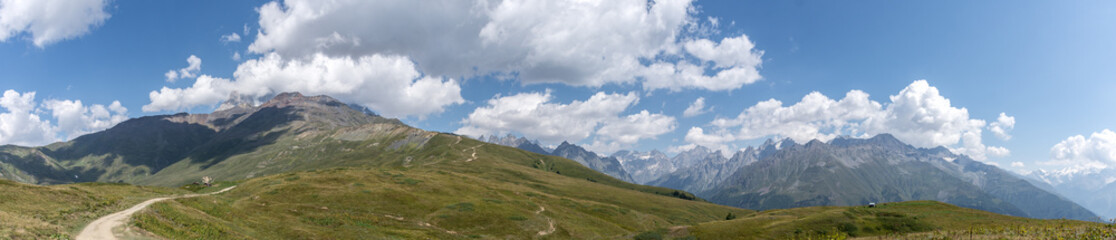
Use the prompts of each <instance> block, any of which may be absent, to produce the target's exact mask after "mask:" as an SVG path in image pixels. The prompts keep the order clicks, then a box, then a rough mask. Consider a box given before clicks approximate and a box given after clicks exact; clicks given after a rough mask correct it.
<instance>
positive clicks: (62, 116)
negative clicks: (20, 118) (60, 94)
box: [43, 100, 128, 141]
mask: <svg viewBox="0 0 1116 240" xmlns="http://www.w3.org/2000/svg"><path fill="white" fill-rule="evenodd" d="M43 108H44V109H47V110H50V111H51V115H52V116H54V119H57V120H58V126H57V127H58V131H59V133H60V134H62V136H61V140H63V141H67V140H70V139H74V138H75V137H78V136H81V135H85V134H87V133H92V132H96V131H100V130H104V129H108V128H110V127H112V126H115V125H116V124H117V123H120V122H123V121H125V120H128V115H127V114H128V109H127V108H124V107H123V106H121V105H120V101H113V102H112V104H111V105H109V106H108V107H105V105H101V104H93V105H90V106H85V105H84V104H82V103H81V100H47V101H45V102H43Z"/></svg>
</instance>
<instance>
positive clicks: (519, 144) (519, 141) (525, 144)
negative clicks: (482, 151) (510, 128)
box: [478, 134, 550, 155]
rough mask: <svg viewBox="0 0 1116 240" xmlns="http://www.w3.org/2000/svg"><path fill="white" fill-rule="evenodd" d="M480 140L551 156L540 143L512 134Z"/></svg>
mask: <svg viewBox="0 0 1116 240" xmlns="http://www.w3.org/2000/svg"><path fill="white" fill-rule="evenodd" d="M478 140H481V141H485V142H488V143H495V144H500V145H504V146H509V147H515V148H519V149H523V150H527V151H529V152H533V153H538V154H546V155H550V151H547V150H546V149H544V148H543V147H541V146H539V142H538V141H530V140H528V139H527V138H525V137H523V138H520V137H516V136H514V135H511V134H508V135H507V136H504V137H497V136H488V137H484V136H482V137H481V139H478Z"/></svg>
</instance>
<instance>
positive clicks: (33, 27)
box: [0, 0, 109, 48]
mask: <svg viewBox="0 0 1116 240" xmlns="http://www.w3.org/2000/svg"><path fill="white" fill-rule="evenodd" d="M106 5H108V0H4V1H0V42H3V41H7V40H8V39H9V38H12V37H18V36H21V35H22V34H23V33H26V34H27V35H29V36H28V37H29V38H30V40H31V42H32V43H34V44H35V46H37V47H40V48H42V47H46V45H49V44H52V43H55V42H58V41H61V40H66V39H71V38H76V37H79V36H82V35H85V34H87V33H89V31H90V30H91V29H92V28H94V27H96V26H98V25H101V24H102V23H104V21H105V20H106V19H108V18H109V14H108V13H107V12H105V6H106Z"/></svg>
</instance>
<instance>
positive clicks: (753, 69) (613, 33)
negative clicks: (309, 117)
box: [249, 0, 763, 91]
mask: <svg viewBox="0 0 1116 240" xmlns="http://www.w3.org/2000/svg"><path fill="white" fill-rule="evenodd" d="M696 9H697V8H696V7H695V6H694V5H693V4H692V2H691V1H689V0H665V1H653V2H648V1H645V0H618V1H520V0H507V1H486V0H477V1H452V0H444V1H406V2H391V1H354V0H341V1H310V0H287V1H283V2H282V3H279V2H271V3H267V4H265V5H263V6H261V7H260V8H259V13H260V18H259V24H260V30H259V31H258V34H257V36H256V38H255V40H254V41H253V42H252V44H251V45H250V46H249V50H250V51H252V52H255V53H260V54H265V53H273V52H274V53H279V54H280V55H282V56H287V57H292V58H293V57H305V56H313V55H314V54H318V53H322V54H325V55H327V56H330V57H338V56H347V57H360V56H367V55H371V54H398V55H403V56H407V57H409V58H411V59H412V60H413V61H415V62H416V63H417V65H418V66H422V68H423V69H422V71H423V72H425V73H427V74H431V75H436V76H477V75H489V74H496V75H506V76H515V77H516V78H517V79H519V80H520V81H521V82H522V83H525V84H533V83H564V84H569V85H575V86H602V85H605V84H634V83H642V84H643V87H644V88H645V89H648V90H654V89H670V90H672V91H676V90H681V89H689V88H693V89H708V90H731V89H737V88H740V87H742V86H743V85H747V84H750V83H753V82H755V81H758V80H759V79H761V78H762V77H761V76H760V75H759V72H758V70H757V69H758V68H759V66H760V64H761V58H760V57H761V56H762V54H763V52H762V51H759V50H756V49H755V45H754V43H752V42H751V41H750V40H749V39H748V38H747V36H745V35H739V36H733V37H728V38H724V39H721V40H720V41H714V40H710V39H705V38H701V37H700V36H702V34H697V33H690V32H691V31H694V30H688V29H702V28H701V27H695V26H698V25H701V24H703V22H704V21H700V18H697V17H696V16H695V15H697V10H696ZM357 19H359V20H357ZM704 24H706V25H712V26H715V25H716V22H715V21H712V20H711V21H709V23H704ZM707 73H708V74H707Z"/></svg>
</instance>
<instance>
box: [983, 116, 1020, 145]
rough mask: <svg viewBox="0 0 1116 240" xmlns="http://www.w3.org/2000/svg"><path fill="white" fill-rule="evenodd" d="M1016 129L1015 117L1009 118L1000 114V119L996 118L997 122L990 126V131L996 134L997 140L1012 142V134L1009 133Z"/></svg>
mask: <svg viewBox="0 0 1116 240" xmlns="http://www.w3.org/2000/svg"><path fill="white" fill-rule="evenodd" d="M1013 128H1015V117H1012V116H1008V115H1007V114H1006V113H1000V117H998V118H996V121H995V122H992V124H988V130H989V131H992V133H993V134H996V137H997V138H1000V139H1001V140H1005V141H1006V140H1011V134H1008V131H1011V129H1013Z"/></svg>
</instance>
